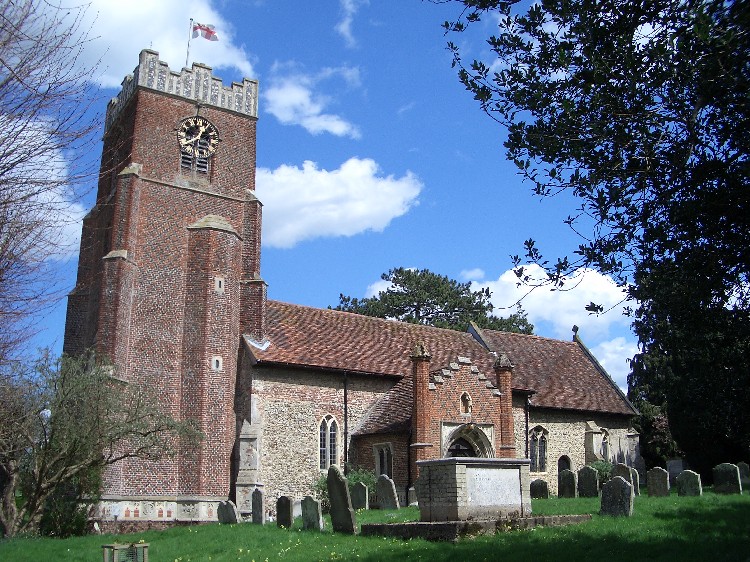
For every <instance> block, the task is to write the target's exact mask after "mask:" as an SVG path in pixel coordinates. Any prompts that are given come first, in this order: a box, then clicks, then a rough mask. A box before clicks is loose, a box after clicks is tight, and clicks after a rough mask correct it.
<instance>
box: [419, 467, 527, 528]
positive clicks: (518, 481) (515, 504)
mask: <svg viewBox="0 0 750 562" xmlns="http://www.w3.org/2000/svg"><path fill="white" fill-rule="evenodd" d="M529 462H530V461H529V460H528V459H478V458H447V459H437V460H429V461H419V462H417V465H418V467H419V479H418V480H417V482H416V486H415V487H416V490H417V498H418V499H419V512H420V519H421V520H422V521H465V520H468V519H497V518H500V517H508V516H511V515H513V516H517V517H524V516H527V515H530V514H531V495H530V493H529V487H530V482H529Z"/></svg>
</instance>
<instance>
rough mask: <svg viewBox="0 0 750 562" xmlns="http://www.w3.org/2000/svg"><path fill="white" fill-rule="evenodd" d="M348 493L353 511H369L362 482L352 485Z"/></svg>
mask: <svg viewBox="0 0 750 562" xmlns="http://www.w3.org/2000/svg"><path fill="white" fill-rule="evenodd" d="M350 492H351V494H352V509H354V510H355V511H356V510H358V509H370V498H369V496H368V493H369V490H368V489H367V484H365V483H364V482H355V483H354V484H352V487H351V490H350Z"/></svg>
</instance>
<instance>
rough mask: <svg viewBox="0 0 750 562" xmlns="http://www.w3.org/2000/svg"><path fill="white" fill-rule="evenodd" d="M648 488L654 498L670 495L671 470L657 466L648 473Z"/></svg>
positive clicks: (649, 493)
mask: <svg viewBox="0 0 750 562" xmlns="http://www.w3.org/2000/svg"><path fill="white" fill-rule="evenodd" d="M646 488H647V489H648V495H649V497H652V498H663V497H666V496H668V495H669V472H667V471H666V470H664V469H663V468H661V467H660V466H656V467H654V468H652V469H651V470H649V471H648V473H647V474H646Z"/></svg>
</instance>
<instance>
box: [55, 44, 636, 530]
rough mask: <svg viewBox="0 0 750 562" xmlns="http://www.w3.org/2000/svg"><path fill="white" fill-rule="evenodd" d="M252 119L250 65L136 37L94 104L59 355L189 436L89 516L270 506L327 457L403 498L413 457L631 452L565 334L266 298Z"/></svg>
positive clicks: (125, 468)
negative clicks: (167, 49)
mask: <svg viewBox="0 0 750 562" xmlns="http://www.w3.org/2000/svg"><path fill="white" fill-rule="evenodd" d="M257 119H258V83H257V81H254V80H250V79H244V80H243V81H242V82H234V83H232V84H231V85H229V86H227V85H224V83H223V82H222V80H221V79H220V78H218V77H216V76H214V75H213V73H212V70H211V68H210V67H208V66H205V65H202V64H197V63H195V64H193V65H192V67H191V68H183V69H182V70H181V71H179V72H176V71H173V70H171V69H170V68H169V67H168V66H167V65H166V64H165V63H164V62H162V61H160V60H159V54H158V53H157V52H155V51H151V50H144V51H142V52H141V53H140V57H139V62H138V66H137V67H136V68H135V70H134V72H133V74H132V75H128V76H127V77H126V78H125V79H124V80H123V83H122V90H121V91H120V92H119V94H118V96H117V97H116V98H114V99H112V100H111V101H110V103H109V105H108V107H107V113H106V119H105V130H104V137H103V139H104V146H103V153H102V160H101V172H100V176H99V185H98V191H97V197H96V203H95V205H94V207H93V208H92V209H91V211H90V212H89V213H88V215H87V216H86V217H85V218H84V221H83V233H82V237H81V251H80V258H79V265H78V277H77V281H76V285H75V287H74V289H73V290H72V291H71V293H70V294H69V296H68V310H67V319H66V326H65V343H64V352H65V353H68V354H78V353H81V352H83V351H84V350H88V349H93V350H95V351H96V353H97V355H98V356H99V357H103V358H106V359H107V360H108V361H110V362H111V363H112V365H113V376H114V377H116V378H117V379H119V380H121V381H124V382H125V383H127V384H132V385H144V386H148V387H150V388H153V389H158V397H159V401H160V407H162V408H163V409H164V411H166V412H168V413H169V414H170V415H171V416H173V417H174V418H176V419H183V420H187V419H190V420H193V422H194V423H195V424H196V425H197V427H198V428H199V429H200V430H201V432H202V433H203V436H204V437H203V439H202V440H200V441H199V442H198V443H190V444H184V445H183V446H181V447H180V448H179V453H178V454H177V455H175V456H174V457H169V458H164V459H161V460H159V461H146V460H141V459H125V460H123V461H121V462H118V463H117V464H115V465H113V466H111V467H110V468H109V469H108V470H107V472H106V474H105V476H104V484H103V490H102V499H101V503H100V505H99V511H98V514H97V516H96V517H97V518H98V519H99V520H101V521H102V524H103V525H105V526H106V525H107V523H108V522H111V521H112V520H114V519H115V517H117V518H118V520H119V521H120V523H121V524H126V525H127V527H126V528H133V529H135V528H146V527H164V526H168V525H174V524H184V523H191V522H204V521H215V520H216V518H217V508H218V505H219V502H221V501H224V500H227V499H231V500H233V501H234V502H235V503H236V504H237V507H238V509H239V510H240V512H242V513H244V514H249V513H250V511H251V509H252V504H251V501H250V497H251V495H252V493H253V491H254V490H256V489H259V490H261V491H262V492H263V496H264V502H265V507H264V509H265V510H266V511H267V512H269V513H270V512H272V511H273V509H274V506H275V504H276V499H277V498H278V497H279V496H280V495H289V496H293V497H294V498H297V499H301V498H302V497H303V496H305V495H307V494H309V493H311V491H312V488H313V485H314V484H315V482H316V481H317V480H318V479H319V478H320V476H321V475H322V474H325V473H326V471H327V469H328V467H329V466H330V465H332V464H336V465H338V466H340V467H342V468H349V467H351V468H366V469H369V470H372V471H374V472H375V473H376V474H387V475H389V476H391V477H392V478H393V480H394V482H395V484H396V488H397V491H398V493H399V495H400V496H401V500H402V501H412V500H413V499H414V498H413V496H412V493H413V487H414V482H415V480H416V479H417V477H418V466H417V464H416V463H417V461H419V460H427V459H435V458H442V457H451V456H454V457H455V456H472V457H486V458H521V459H529V463H530V471H531V478H532V479H537V478H541V479H544V480H546V481H547V482H548V483H549V485H550V488H551V490H553V491H554V490H555V489H556V486H557V475H558V472H559V471H560V470H563V469H571V470H578V469H580V468H581V467H582V466H584V465H585V464H587V463H590V462H593V461H596V460H602V459H606V460H612V461H620V462H626V463H627V464H629V465H631V466H636V467H637V466H639V463H640V462H642V461H641V459H640V455H639V452H638V434H637V433H636V432H634V431H633V430H632V428H631V425H630V423H631V419H632V417H633V416H634V415H636V414H637V412H636V410H635V408H634V407H633V406H632V404H631V403H630V402H629V401H628V399H627V397H626V396H625V395H624V394H623V393H622V391H621V390H620V389H619V388H618V387H617V385H616V384H615V383H614V382H613V381H612V379H611V378H610V377H609V376H608V374H607V373H606V371H605V370H604V369H603V368H602V367H601V365H600V364H599V363H598V362H597V360H596V358H595V357H594V356H593V355H592V354H591V353H590V351H589V350H588V349H587V348H586V346H585V345H584V344H583V342H582V341H581V339H580V338H579V337H578V334H577V332H576V331H574V333H573V337H572V340H571V341H560V340H554V339H549V338H543V337H539V336H533V335H522V334H513V333H505V332H497V331H493V330H484V329H481V328H479V327H477V326H471V327H470V328H469V330H468V331H467V332H457V331H452V330H445V329H440V328H433V327H429V326H420V325H414V324H407V323H403V322H398V321H394V320H384V319H379V318H370V317H365V316H358V315H355V314H352V313H347V312H341V311H335V310H324V309H316V308H310V307H306V306H300V305H295V304H289V303H284V302H277V301H273V300H268V298H267V287H266V283H265V282H264V281H263V278H262V277H261V271H260V258H261V217H262V202H261V201H259V200H258V198H257V197H256V195H255V167H256V125H257ZM123 407H124V408H126V407H127V404H123ZM122 528H123V527H121V529H122Z"/></svg>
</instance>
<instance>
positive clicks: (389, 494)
mask: <svg viewBox="0 0 750 562" xmlns="http://www.w3.org/2000/svg"><path fill="white" fill-rule="evenodd" d="M375 493H376V494H377V495H378V504H379V505H380V509H399V508H400V507H401V506H400V505H399V502H398V495H397V494H396V485H395V484H394V483H393V480H391V479H390V478H388V476H387V475H385V474H381V475H380V476H378V481H377V482H376V483H375Z"/></svg>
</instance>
